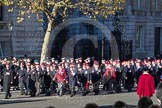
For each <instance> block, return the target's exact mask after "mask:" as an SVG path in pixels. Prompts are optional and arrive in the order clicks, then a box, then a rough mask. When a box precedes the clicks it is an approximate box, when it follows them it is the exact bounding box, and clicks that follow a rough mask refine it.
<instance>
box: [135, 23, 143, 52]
mask: <svg viewBox="0 0 162 108" xmlns="http://www.w3.org/2000/svg"><path fill="white" fill-rule="evenodd" d="M136 48H137V49H142V50H143V48H144V29H143V26H137V32H136Z"/></svg>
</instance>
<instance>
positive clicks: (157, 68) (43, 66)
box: [0, 57, 162, 99]
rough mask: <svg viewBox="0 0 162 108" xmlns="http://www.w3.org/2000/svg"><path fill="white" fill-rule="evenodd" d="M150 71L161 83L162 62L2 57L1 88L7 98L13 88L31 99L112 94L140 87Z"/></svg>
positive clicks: (0, 67) (155, 82) (155, 84)
mask: <svg viewBox="0 0 162 108" xmlns="http://www.w3.org/2000/svg"><path fill="white" fill-rule="evenodd" d="M146 69H147V72H148V73H149V75H151V76H152V78H153V81H154V82H153V83H154V86H155V87H156V86H157V84H158V83H159V82H160V76H161V75H162V59H160V58H157V59H153V58H146V59H143V60H140V59H131V60H125V61H120V60H101V61H97V60H95V58H93V59H92V58H87V59H84V60H83V59H82V58H81V57H80V58H76V59H74V58H64V57H63V58H51V59H47V60H44V61H43V62H42V63H40V62H39V60H37V59H31V58H29V57H24V58H16V57H9V58H1V59H0V87H1V88H2V90H4V91H5V97H4V98H6V99H8V98H10V97H11V96H12V95H11V93H10V88H11V86H12V87H13V89H15V90H16V89H20V91H21V95H30V96H31V97H34V96H39V95H40V94H45V95H52V94H55V93H57V94H58V95H59V96H62V95H64V93H65V92H69V94H70V96H71V97H73V96H74V95H75V94H76V93H77V92H78V91H80V92H82V95H83V96H86V95H88V94H89V93H90V92H94V95H97V94H99V93H100V92H101V91H106V92H107V93H108V94H109V93H115V92H117V93H119V92H122V89H121V88H122V87H123V88H124V89H127V90H128V92H131V91H132V88H133V87H136V86H138V82H139V78H140V76H141V75H142V74H143V71H144V70H146Z"/></svg>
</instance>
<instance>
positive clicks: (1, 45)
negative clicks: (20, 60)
mask: <svg viewBox="0 0 162 108" xmlns="http://www.w3.org/2000/svg"><path fill="white" fill-rule="evenodd" d="M3 45H4V44H3V42H0V57H3V56H4V53H3V48H4V47H3Z"/></svg>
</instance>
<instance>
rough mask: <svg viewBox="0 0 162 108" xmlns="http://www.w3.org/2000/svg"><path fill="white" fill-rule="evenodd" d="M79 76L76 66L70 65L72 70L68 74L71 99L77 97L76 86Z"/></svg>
mask: <svg viewBox="0 0 162 108" xmlns="http://www.w3.org/2000/svg"><path fill="white" fill-rule="evenodd" d="M76 74H77V69H76V68H75V65H74V64H73V63H71V64H70V70H69V72H68V82H69V87H70V93H71V95H70V97H73V96H74V95H75V90H74V89H75V85H76V80H77V79H76V78H77V76H76Z"/></svg>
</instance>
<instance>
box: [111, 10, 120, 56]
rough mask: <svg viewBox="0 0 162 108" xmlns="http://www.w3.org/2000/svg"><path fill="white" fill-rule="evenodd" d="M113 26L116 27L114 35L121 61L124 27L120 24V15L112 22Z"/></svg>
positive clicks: (116, 15)
mask: <svg viewBox="0 0 162 108" xmlns="http://www.w3.org/2000/svg"><path fill="white" fill-rule="evenodd" d="M112 26H113V27H114V31H112V34H113V35H114V38H115V40H116V42H117V46H118V50H119V59H121V57H122V55H121V53H122V52H121V45H122V44H121V43H122V38H121V34H122V32H123V26H122V25H121V23H120V19H119V18H118V14H117V13H116V14H115V17H114V19H113V20H112Z"/></svg>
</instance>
